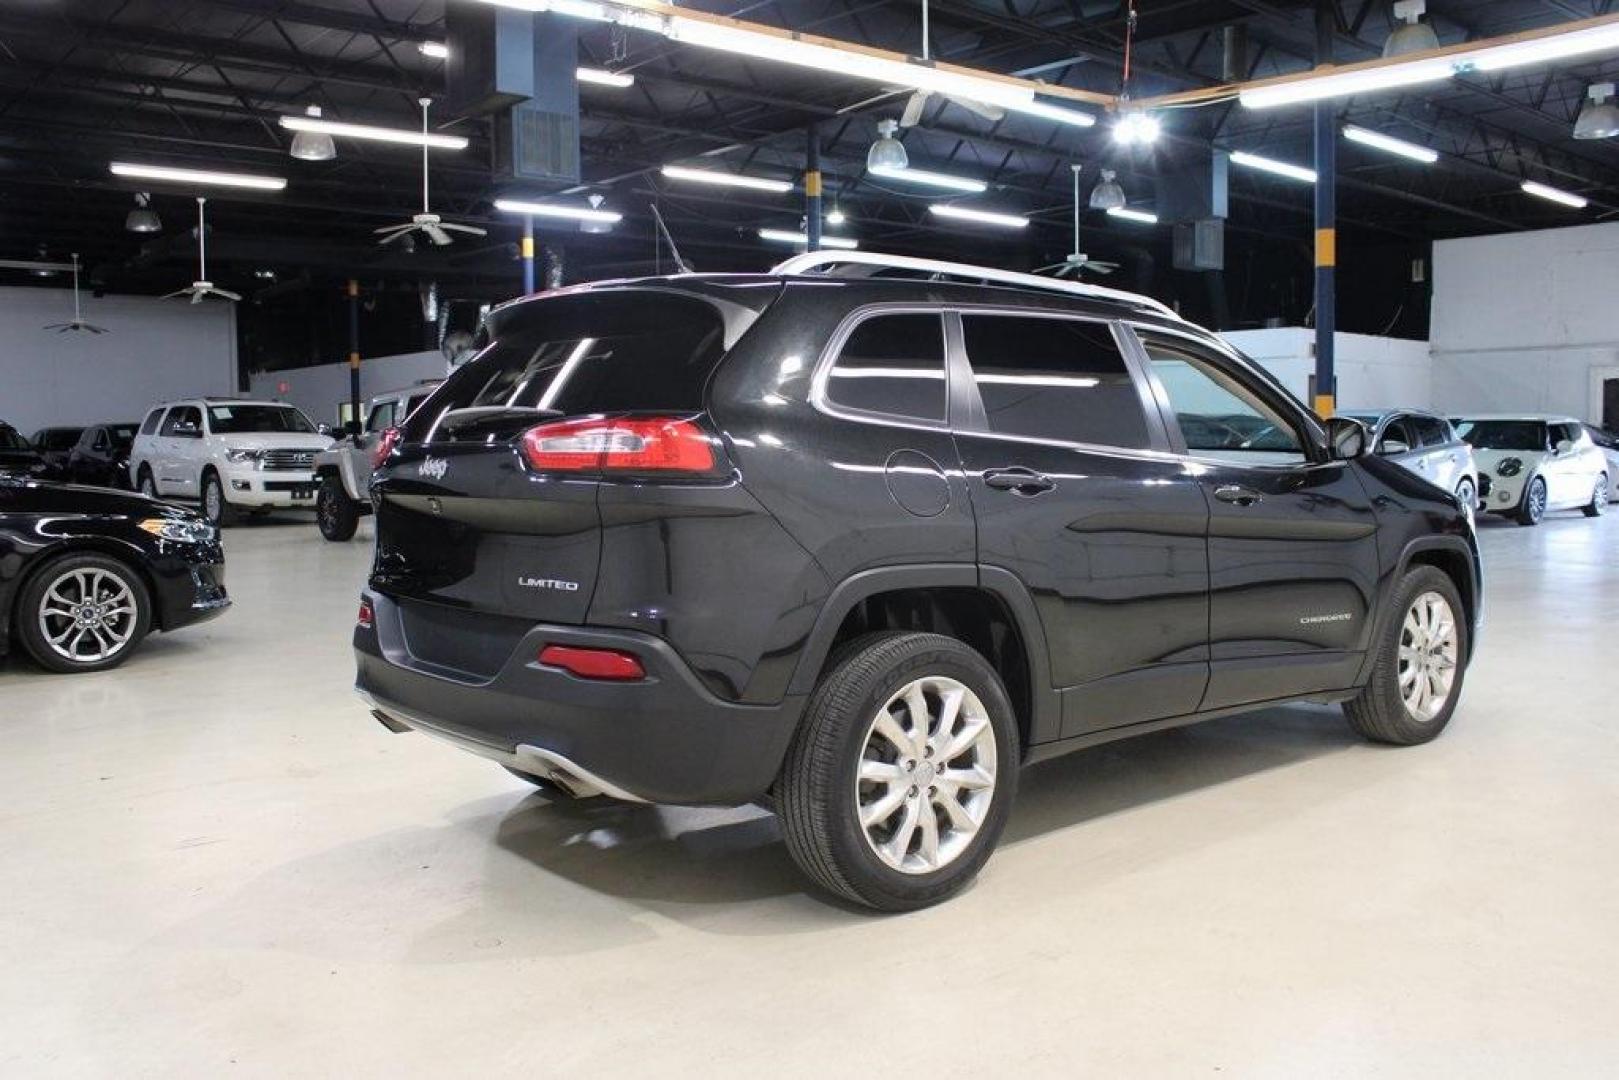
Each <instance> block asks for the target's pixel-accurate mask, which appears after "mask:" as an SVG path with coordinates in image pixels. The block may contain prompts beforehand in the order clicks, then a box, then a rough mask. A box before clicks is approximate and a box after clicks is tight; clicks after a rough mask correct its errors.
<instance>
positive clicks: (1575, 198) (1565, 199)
mask: <svg viewBox="0 0 1619 1080" xmlns="http://www.w3.org/2000/svg"><path fill="white" fill-rule="evenodd" d="M1523 190H1524V192H1525V193H1526V194H1529V195H1533V196H1535V198H1537V199H1549V200H1551V201H1552V202H1554V203H1562V204H1563V205H1564V206H1571V207H1573V208H1574V209H1576V210H1584V209H1585V208H1586V207H1587V206H1590V205H1591V200H1590V199H1587V198H1586V197H1585V196H1583V195H1576V194H1574V193H1573V192H1572V191H1564V190H1563V189H1562V188H1554V187H1552V186H1551V185H1550V184H1541V183H1537V182H1535V181H1534V180H1525V181H1524V182H1523Z"/></svg>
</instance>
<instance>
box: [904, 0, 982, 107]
mask: <svg viewBox="0 0 1619 1080" xmlns="http://www.w3.org/2000/svg"><path fill="white" fill-rule="evenodd" d="M922 59H923V60H924V61H926V60H929V59H931V56H930V55H929V47H928V0H922ZM933 94H934V92H933V91H932V90H918V91H916V92H915V93H913V94H912V95H911V96H910V97H909V98H907V99H906V101H905V111H904V112H903V113H901V114H900V118H899V126H900V127H902V128H913V127H915V126H916V125H917V124H919V123H921V122H922V111H923V110H924V109H926V108H927V106H928V99H929V98H931V97H933ZM942 96H943V97H944V98H945V99H946V100H947V101H951V102H954V103H955V104H957V105H960V106H961V107H962V108H963V109H966V110H967V111H969V112H973V113H977V114H978V115H979V116H982V117H983V118H984V119H985V120H988V121H989V122H990V123H992V124H993V123H997V122H999V121H1000V120H1002V119H1003V118H1005V116H1006V110H1005V109H1003V108H1001V107H1000V106H998V105H991V104H989V103H988V102H986V101H975V100H973V99H972V98H965V97H957V96H956V95H955V94H944V95H942Z"/></svg>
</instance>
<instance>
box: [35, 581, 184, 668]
mask: <svg viewBox="0 0 1619 1080" xmlns="http://www.w3.org/2000/svg"><path fill="white" fill-rule="evenodd" d="M70 573H85V574H88V575H97V574H99V575H101V576H102V577H101V579H100V580H106V579H107V578H109V577H110V578H115V579H116V580H117V582H118V583H120V584H121V585H122V586H123V588H124V589H126V590H128V597H129V599H128V603H129V605H130V606H132V607H133V608H134V611H133V614H132V615H130V616H128V622H127V623H125V622H124V621H123V620H121V619H120V620H116V621H115V622H114V623H113V624H112V625H111V627H109V629H108V630H106V631H104V633H111V632H116V633H120V634H121V633H126V632H127V634H128V636H127V638H125V640H124V641H123V643H122V644H120V645H119V646H118V648H117V650H116V651H115V652H112V653H111V654H110V655H108V656H106V657H104V658H102V659H83V660H74V659H71V658H70V657H68V656H64V655H63V654H62V653H61V652H58V651H57V649H56V648H55V647H53V646H52V644H51V642H50V641H49V640H47V637H46V627H49V628H50V629H51V630H71V629H72V627H73V626H74V625H75V624H74V621H73V620H72V619H67V618H62V617H55V616H52V617H48V618H47V620H46V627H42V626H41V625H40V621H41V620H40V612H41V609H42V608H45V607H46V606H47V604H49V605H50V606H51V607H52V608H62V607H64V606H65V605H63V604H62V601H61V600H60V599H59V597H60V596H61V595H62V594H61V593H60V592H58V593H56V594H55V595H52V590H53V587H55V586H56V585H57V583H58V582H59V581H61V579H62V577H63V575H64V574H70ZM68 591H70V592H72V591H76V590H73V589H72V588H71V586H69V587H68ZM96 594H97V595H98V596H106V595H107V590H102V589H97V590H96ZM16 628H17V637H18V638H19V639H20V640H21V641H22V645H23V648H24V649H25V650H26V651H27V653H28V655H29V656H31V657H33V658H34V661H35V662H36V663H37V664H39V666H40V667H43V668H45V669H46V670H48V671H55V672H60V673H63V674H70V673H76V672H84V671H105V670H107V669H108V668H114V667H117V666H118V665H119V664H122V663H123V662H124V661H125V660H127V659H129V656H130V654H131V653H133V652H134V651H135V649H136V648H137V647H138V646H139V645H140V643H141V640H142V639H143V638H145V637H146V634H147V632H148V631H150V630H151V628H152V600H151V594H150V593H149V592H147V589H146V583H145V582H143V581H142V580H141V576H140V574H138V573H137V572H136V571H135V569H134V568H133V567H131V566H130V565H129V564H128V563H125V562H122V561H120V560H118V559H114V558H111V557H109V556H106V555H98V554H91V553H88V552H85V553H80V554H70V555H63V556H61V557H60V558H56V559H52V560H51V561H50V562H48V563H46V564H45V565H43V566H41V567H40V568H39V569H38V570H37V571H36V572H35V573H34V574H33V575H32V576H31V577H29V579H28V584H27V585H25V586H24V587H23V590H22V594H21V595H20V596H19V597H18V600H17V612H16ZM92 633H93V631H92ZM66 644H67V645H68V646H69V647H70V651H74V652H78V651H81V650H80V648H78V647H77V645H78V643H77V642H76V641H74V640H73V639H71V638H70V639H69V640H68V642H67V643H66ZM95 644H96V642H95V640H94V639H92V640H90V641H89V642H88V646H89V647H94V645H95ZM83 651H85V652H86V653H87V652H88V649H87V648H86V649H84V650H83Z"/></svg>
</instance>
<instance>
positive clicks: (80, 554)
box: [0, 473, 230, 672]
mask: <svg viewBox="0 0 1619 1080" xmlns="http://www.w3.org/2000/svg"><path fill="white" fill-rule="evenodd" d="M229 606H230V598H229V597H228V596H227V595H226V593H225V552H224V549H223V548H221V547H220V544H219V534H218V532H217V531H216V530H215V529H214V527H213V526H212V525H209V524H208V523H207V522H206V521H204V520H203V519H202V518H200V517H198V516H197V515H196V514H194V513H191V512H190V511H188V510H182V509H180V508H179V507H175V506H169V505H167V504H165V503H160V502H158V501H157V500H155V499H148V498H146V497H145V496H143V495H130V494H124V493H122V492H116V491H106V490H102V489H99V488H87V487H74V486H71V485H67V484H53V483H41V482H39V481H34V480H24V479H19V478H17V477H15V476H7V475H5V474H3V473H0V653H4V652H5V651H6V650H7V649H8V647H9V646H10V644H11V640H10V639H11V638H15V639H16V641H17V643H18V644H20V645H21V646H22V648H23V650H24V651H25V652H27V653H28V654H29V655H30V656H32V657H33V658H34V659H35V660H36V661H38V662H39V664H40V665H41V666H43V667H45V668H48V669H50V670H51V671H60V672H78V671H101V670H103V669H105V668H110V667H116V666H117V665H119V664H121V663H123V662H124V661H125V660H126V659H128V658H129V655H130V653H132V652H134V651H135V647H136V646H137V645H139V644H140V642H141V639H142V638H144V637H145V636H146V635H147V633H149V632H150V631H152V630H177V629H179V628H180V627H182V626H188V625H190V624H192V623H196V622H201V621H202V620H204V619H210V618H213V617H214V616H216V615H218V614H220V613H221V612H223V611H224V610H225V609H226V608H227V607H229Z"/></svg>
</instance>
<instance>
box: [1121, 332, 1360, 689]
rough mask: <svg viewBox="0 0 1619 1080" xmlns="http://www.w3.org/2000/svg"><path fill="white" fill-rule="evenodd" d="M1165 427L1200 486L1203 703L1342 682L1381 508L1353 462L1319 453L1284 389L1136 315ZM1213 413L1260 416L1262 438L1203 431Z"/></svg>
mask: <svg viewBox="0 0 1619 1080" xmlns="http://www.w3.org/2000/svg"><path fill="white" fill-rule="evenodd" d="M1137 329H1138V332H1139V338H1140V341H1141V345H1142V348H1143V350H1144V353H1145V357H1146V362H1147V364H1148V365H1149V371H1150V372H1151V375H1152V377H1153V380H1154V382H1155V384H1156V387H1155V389H1156V393H1157V395H1158V396H1159V398H1160V400H1161V402H1162V404H1163V407H1164V410H1165V415H1166V419H1167V422H1168V423H1170V424H1171V425H1172V426H1171V428H1170V437H1171V441H1172V442H1173V443H1174V445H1175V449H1176V451H1177V453H1180V454H1184V455H1185V457H1184V461H1185V462H1186V467H1187V468H1188V469H1189V470H1192V471H1193V472H1194V473H1195V475H1196V476H1197V478H1198V482H1199V484H1200V485H1201V487H1202V489H1203V493H1204V495H1205V496H1206V497H1207V499H1208V506H1209V511H1210V520H1209V546H1208V556H1209V575H1210V585H1211V591H1210V598H1209V650H1210V653H1209V660H1210V673H1209V688H1208V693H1207V694H1206V695H1205V696H1204V699H1203V707H1204V708H1205V709H1217V708H1224V707H1227V706H1235V705H1244V704H1249V703H1254V702H1261V701H1267V700H1272V699H1275V698H1282V697H1290V696H1294V695H1298V694H1307V693H1311V692H1315V691H1325V690H1339V689H1345V688H1347V687H1349V686H1350V685H1351V684H1352V683H1353V681H1354V679H1355V677H1356V675H1357V673H1358V671H1359V669H1360V665H1361V660H1362V657H1363V654H1364V650H1365V649H1366V647H1367V641H1368V638H1369V633H1370V628H1371V624H1372V617H1373V615H1374V610H1373V603H1374V599H1375V596H1376V586H1377V580H1378V571H1379V562H1378V551H1377V518H1376V516H1375V514H1374V513H1373V510H1372V506H1371V501H1370V499H1369V498H1368V497H1367V495H1366V492H1365V489H1364V488H1363V487H1362V486H1361V484H1360V481H1359V479H1358V478H1357V476H1356V475H1355V469H1354V466H1353V464H1352V463H1347V462H1342V461H1330V460H1327V458H1326V454H1325V451H1324V448H1322V447H1321V446H1320V444H1319V442H1318V439H1317V437H1316V432H1315V431H1314V428H1313V425H1312V424H1311V422H1310V421H1309V420H1308V418H1307V416H1306V414H1305V413H1304V411H1303V409H1302V407H1301V406H1299V405H1298V404H1297V403H1296V402H1293V401H1291V400H1290V399H1289V398H1288V397H1287V395H1286V392H1285V391H1283V390H1282V389H1281V388H1280V387H1279V386H1276V385H1274V384H1272V383H1271V382H1270V381H1268V380H1266V379H1265V378H1263V377H1262V376H1260V375H1258V374H1256V373H1255V372H1253V371H1251V370H1249V369H1248V368H1247V366H1246V365H1245V364H1243V363H1241V362H1240V361H1239V360H1238V359H1237V358H1236V357H1235V355H1233V354H1229V353H1226V352H1224V351H1223V350H1222V349H1220V348H1218V347H1217V346H1215V345H1214V344H1213V343H1210V342H1207V341H1204V340H1203V339H1201V338H1198V337H1193V336H1192V335H1189V334H1181V333H1178V332H1173V331H1169V330H1163V329H1146V328H1140V327H1138V328H1137ZM1211 416H1222V417H1236V418H1243V419H1245V420H1246V421H1247V422H1248V423H1252V422H1254V421H1255V420H1260V421H1263V422H1264V423H1265V424H1267V425H1269V430H1270V431H1271V432H1272V435H1271V436H1270V437H1268V438H1267V439H1265V440H1264V442H1263V445H1262V448H1261V446H1259V445H1257V444H1250V445H1239V446H1233V445H1231V444H1230V442H1229V441H1224V440H1219V439H1210V438H1208V437H1207V436H1206V434H1205V433H1206V432H1207V431H1208V430H1209V425H1208V424H1207V423H1206V421H1207V419H1208V418H1209V417H1211Z"/></svg>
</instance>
